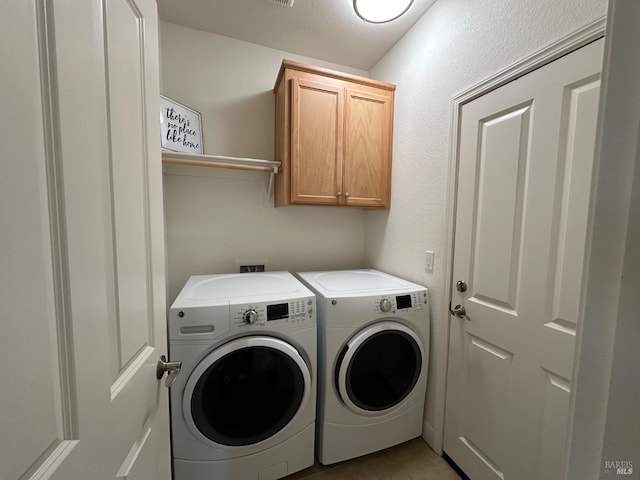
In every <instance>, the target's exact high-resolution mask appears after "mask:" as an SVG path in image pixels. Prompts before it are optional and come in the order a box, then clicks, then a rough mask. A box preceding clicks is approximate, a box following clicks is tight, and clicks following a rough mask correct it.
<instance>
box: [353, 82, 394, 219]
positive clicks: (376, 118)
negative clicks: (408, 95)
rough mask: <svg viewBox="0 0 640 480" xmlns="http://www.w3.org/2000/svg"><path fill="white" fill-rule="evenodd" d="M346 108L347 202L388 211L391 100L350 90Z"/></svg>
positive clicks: (387, 97)
mask: <svg viewBox="0 0 640 480" xmlns="http://www.w3.org/2000/svg"><path fill="white" fill-rule="evenodd" d="M345 108H346V120H345V127H344V128H345V158H347V159H348V162H345V165H344V190H345V191H344V192H343V193H344V194H345V202H346V203H347V204H348V205H356V206H357V205H362V206H369V207H372V206H373V207H376V206H379V207H388V206H389V190H390V182H391V178H390V175H389V174H388V172H390V171H391V168H390V165H389V163H390V162H391V138H392V131H391V128H392V127H391V114H390V112H391V108H392V105H391V97H390V96H383V95H375V94H372V93H368V92H361V91H358V90H352V89H347V90H346V105H345Z"/></svg>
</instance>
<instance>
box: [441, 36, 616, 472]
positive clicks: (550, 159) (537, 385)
mask: <svg viewBox="0 0 640 480" xmlns="http://www.w3.org/2000/svg"><path fill="white" fill-rule="evenodd" d="M602 47H603V41H602V40H599V41H597V42H594V43H592V44H590V45H587V46H585V47H583V48H581V49H579V50H577V51H575V52H573V53H571V54H570V55H567V56H565V57H562V58H560V59H558V60H556V61H554V62H552V63H550V64H548V65H546V66H544V67H542V68H539V69H537V70H535V71H533V72H531V73H529V74H527V75H525V76H523V77H520V78H519V79H517V80H515V81H512V82H510V83H508V84H506V85H504V86H502V87H500V88H498V89H496V90H493V91H492V92H490V93H488V94H486V95H484V96H482V97H480V98H477V99H475V100H473V101H471V102H469V103H467V104H466V105H464V106H463V107H462V111H461V112H462V113H461V116H460V138H459V142H460V143H459V176H458V194H457V206H456V208H457V213H456V215H457V216H456V223H455V255H454V265H453V279H452V280H453V294H452V305H454V306H455V305H461V306H463V307H464V308H465V309H466V315H467V317H468V318H457V317H454V316H452V317H451V335H450V347H449V348H450V354H449V355H450V356H449V369H448V377H447V400H446V418H445V441H444V450H445V452H446V453H447V454H448V455H449V456H450V457H451V458H452V459H453V460H454V461H455V462H456V463H457V464H458V465H459V466H460V467H461V468H462V469H463V470H464V471H465V473H467V475H468V476H469V477H470V478H471V479H472V480H489V479H491V480H494V479H495V480H498V479H502V480H504V479H506V480H528V479H537V480H553V479H559V478H561V476H562V473H563V471H562V466H563V462H564V456H565V441H566V429H567V421H568V417H567V415H568V405H569V392H570V389H571V378H572V367H573V350H574V340H575V333H576V324H577V321H578V308H579V302H580V291H581V279H582V277H583V265H584V253H585V242H586V232H587V217H588V206H589V192H590V187H591V171H592V164H593V157H594V144H595V129H596V116H597V108H598V98H599V86H600V73H599V72H600V69H601V64H602ZM458 281H464V282H466V284H467V290H466V291H458V290H457V289H456V283H457V282H458Z"/></svg>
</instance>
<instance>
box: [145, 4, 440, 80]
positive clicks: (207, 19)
mask: <svg viewBox="0 0 640 480" xmlns="http://www.w3.org/2000/svg"><path fill="white" fill-rule="evenodd" d="M389 1H393V0H389ZM435 1H436V0H415V1H414V4H413V5H412V7H411V8H410V9H409V11H408V12H407V13H406V14H405V15H404V16H402V17H400V18H399V19H397V20H395V21H393V22H390V23H387V24H372V23H366V22H364V21H363V20H361V19H360V18H359V17H358V16H357V15H356V14H355V12H354V10H353V3H352V0H294V4H293V6H292V7H285V6H282V5H279V4H278V3H277V2H274V1H273V0H157V3H158V11H159V14H160V18H161V19H162V20H164V21H167V22H171V23H176V24H178V25H183V26H186V27H190V28H194V29H197V30H203V31H206V32H211V33H217V34H219V35H224V36H226V37H232V38H236V39H238V40H243V41H246V42H251V43H256V44H258V45H263V46H266V47H271V48H275V49H277V50H283V51H286V52H291V53H295V54H298V55H303V56H306V57H312V58H316V59H319V60H325V61H327V62H333V63H338V64H341V65H347V66H350V67H354V68H360V69H363V70H370V69H371V67H373V66H374V65H375V64H376V63H377V61H378V60H380V59H381V58H382V57H383V56H384V55H385V54H386V53H387V52H388V51H389V50H390V49H391V47H393V46H394V45H395V44H396V42H397V41H398V40H399V39H400V38H401V37H402V36H403V35H404V34H405V33H406V32H407V31H408V30H409V29H410V28H411V27H412V26H413V25H414V24H415V23H416V22H417V21H418V19H419V18H420V17H421V16H422V15H424V13H425V12H426V11H427V10H428V9H429V7H430V6H431V5H433V3H435Z"/></svg>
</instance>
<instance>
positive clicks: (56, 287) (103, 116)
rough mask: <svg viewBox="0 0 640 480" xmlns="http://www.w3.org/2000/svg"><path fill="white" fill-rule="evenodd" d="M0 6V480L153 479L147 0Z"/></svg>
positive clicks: (157, 469)
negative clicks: (0, 68)
mask: <svg viewBox="0 0 640 480" xmlns="http://www.w3.org/2000/svg"><path fill="white" fill-rule="evenodd" d="M2 9H3V12H2V15H0V43H1V44H2V45H3V48H2V49H1V53H0V60H1V61H2V66H3V67H2V75H0V98H1V100H2V103H1V104H2V114H1V115H0V132H2V142H0V221H1V225H2V227H1V228H0V362H1V364H2V372H3V374H2V385H1V387H0V392H1V393H0V478H2V479H3V480H18V479H20V480H23V479H49V478H51V479H64V480H84V479H88V478H91V479H95V480H98V479H114V478H116V479H131V480H138V479H140V480H157V479H167V480H168V479H169V478H170V476H171V473H170V453H169V433H168V408H167V391H166V389H165V387H164V384H163V383H162V382H160V381H158V380H157V379H156V376H155V365H156V361H157V359H158V357H159V356H160V355H162V354H166V326H165V294H164V291H165V282H164V238H163V235H164V232H163V219H162V178H161V175H162V174H161V164H160V162H161V160H160V151H159V142H158V140H159V138H160V134H159V124H158V112H159V107H158V95H159V88H158V75H159V73H158V45H157V13H156V4H155V1H154V0H109V1H106V2H101V1H99V0H72V1H66V2H53V1H51V0H42V1H30V2H25V1H24V0H7V1H5V2H3V7H2Z"/></svg>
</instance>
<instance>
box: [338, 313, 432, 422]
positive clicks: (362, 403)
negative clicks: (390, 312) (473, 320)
mask: <svg viewBox="0 0 640 480" xmlns="http://www.w3.org/2000/svg"><path fill="white" fill-rule="evenodd" d="M423 355H424V350H423V347H422V342H421V341H420V339H419V338H418V336H417V335H416V334H415V333H414V332H413V331H412V330H411V329H410V328H408V327H406V326H404V325H402V324H400V323H396V322H383V323H378V324H375V325H373V326H371V327H369V328H366V329H365V330H363V331H362V332H360V333H359V334H357V335H356V336H354V337H353V338H352V339H351V340H350V341H349V342H348V343H347V345H346V346H345V348H344V349H343V351H342V353H341V356H340V359H339V362H338V365H337V367H336V381H337V388H338V391H339V392H340V396H341V398H342V400H343V402H344V403H345V404H347V405H348V406H349V407H350V408H351V409H352V410H355V411H357V412H360V413H365V414H372V413H380V412H383V411H385V410H388V409H390V408H393V407H395V406H396V405H398V404H399V403H401V402H402V401H403V400H404V399H405V398H406V397H407V396H408V395H409V394H410V393H411V391H412V390H413V387H414V386H415V385H416V383H417V382H418V378H419V377H420V372H421V371H422V358H423Z"/></svg>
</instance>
